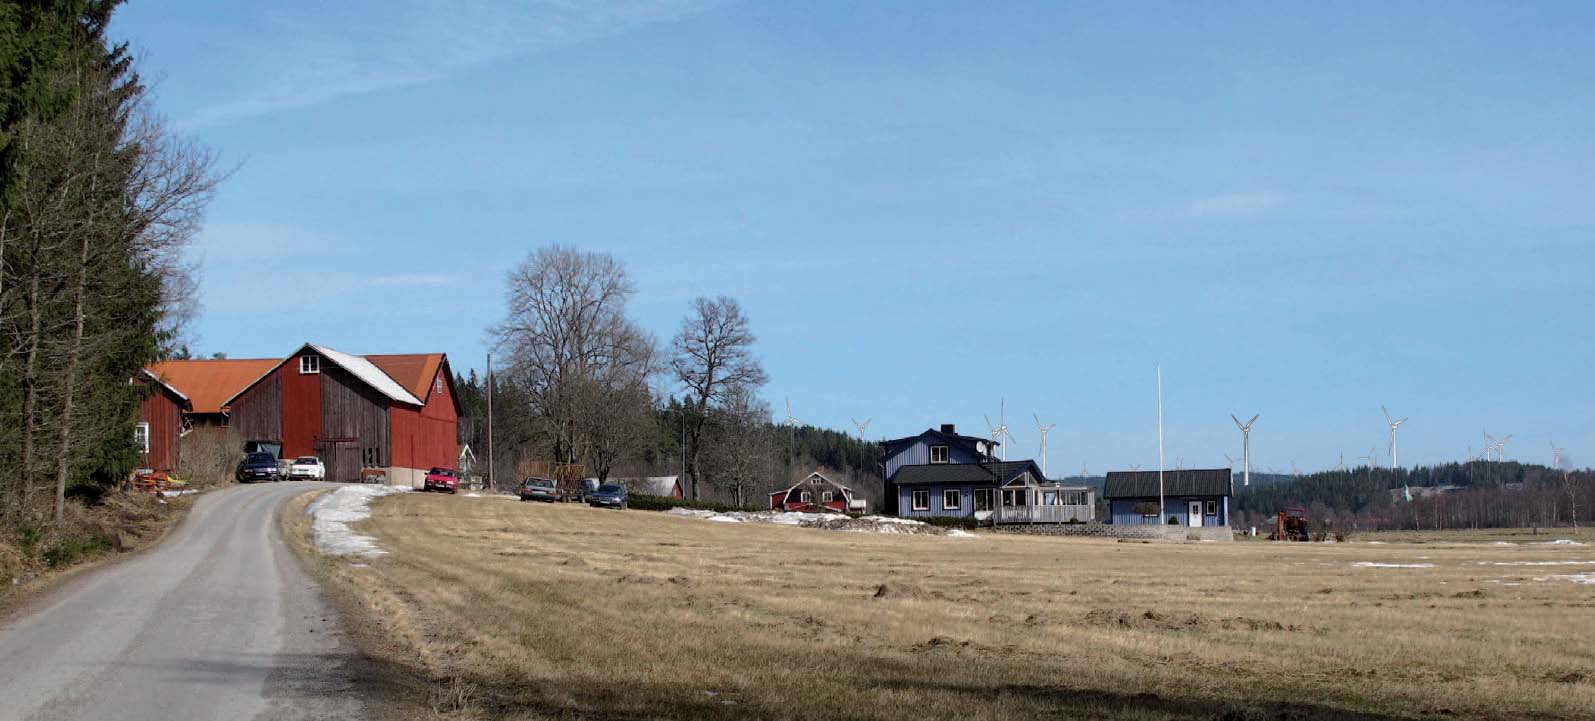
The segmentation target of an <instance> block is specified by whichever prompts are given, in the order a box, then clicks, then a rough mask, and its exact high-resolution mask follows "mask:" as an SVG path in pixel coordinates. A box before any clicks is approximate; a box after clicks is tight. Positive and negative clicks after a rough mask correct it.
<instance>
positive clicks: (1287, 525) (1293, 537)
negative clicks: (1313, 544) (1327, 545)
mask: <svg viewBox="0 0 1595 721" xmlns="http://www.w3.org/2000/svg"><path fill="white" fill-rule="evenodd" d="M1268 540H1270V541H1310V540H1312V538H1311V536H1309V535H1308V532H1307V509H1305V508H1302V507H1300V506H1292V507H1289V508H1286V509H1284V510H1282V511H1280V512H1279V516H1278V517H1277V518H1276V519H1275V521H1274V531H1273V533H1270V534H1268Z"/></svg>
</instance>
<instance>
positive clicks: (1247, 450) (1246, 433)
mask: <svg viewBox="0 0 1595 721" xmlns="http://www.w3.org/2000/svg"><path fill="white" fill-rule="evenodd" d="M1261 415H1263V414H1261V413H1258V414H1256V415H1254V416H1252V419H1251V420H1249V421H1247V422H1245V423H1242V422H1241V419H1239V418H1236V417H1235V414H1234V413H1231V414H1229V417H1230V420H1232V421H1235V427H1236V428H1239V429H1241V460H1243V461H1245V465H1244V467H1243V470H1242V473H1243V475H1244V478H1245V480H1244V481H1243V482H1242V483H1241V485H1243V486H1250V485H1252V424H1253V423H1256V422H1257V418H1258V416H1261Z"/></svg>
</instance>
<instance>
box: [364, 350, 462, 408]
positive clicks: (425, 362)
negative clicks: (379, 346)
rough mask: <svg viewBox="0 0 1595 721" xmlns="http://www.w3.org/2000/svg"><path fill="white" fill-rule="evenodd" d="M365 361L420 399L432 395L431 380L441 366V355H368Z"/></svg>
mask: <svg viewBox="0 0 1595 721" xmlns="http://www.w3.org/2000/svg"><path fill="white" fill-rule="evenodd" d="M365 359H366V360H368V361H371V363H372V364H374V365H375V366H376V367H378V368H380V369H382V372H383V373H386V374H388V377H390V378H392V379H393V380H395V381H398V383H399V385H401V386H403V387H404V389H405V390H407V391H409V392H410V394H411V395H413V396H415V397H416V398H421V399H425V398H426V397H427V396H428V395H430V394H431V393H432V379H433V378H436V377H437V375H438V366H441V365H443V354H442V353H408V354H392V355H368V356H365Z"/></svg>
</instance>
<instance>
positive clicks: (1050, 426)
mask: <svg viewBox="0 0 1595 721" xmlns="http://www.w3.org/2000/svg"><path fill="white" fill-rule="evenodd" d="M1030 415H1031V416H1032V417H1034V418H1035V419H1036V431H1037V432H1038V433H1040V434H1041V475H1042V477H1043V478H1048V477H1050V476H1047V431H1050V430H1052V429H1054V428H1057V427H1058V424H1056V423H1052V424H1048V425H1041V416H1038V415H1036V414H1034V413H1031V414H1030Z"/></svg>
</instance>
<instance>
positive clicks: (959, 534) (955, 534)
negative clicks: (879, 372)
mask: <svg viewBox="0 0 1595 721" xmlns="http://www.w3.org/2000/svg"><path fill="white" fill-rule="evenodd" d="M947 537H948V538H975V534H973V533H970V532H969V531H966V530H964V529H962V528H954V529H953V530H951V531H948V532H947Z"/></svg>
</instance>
